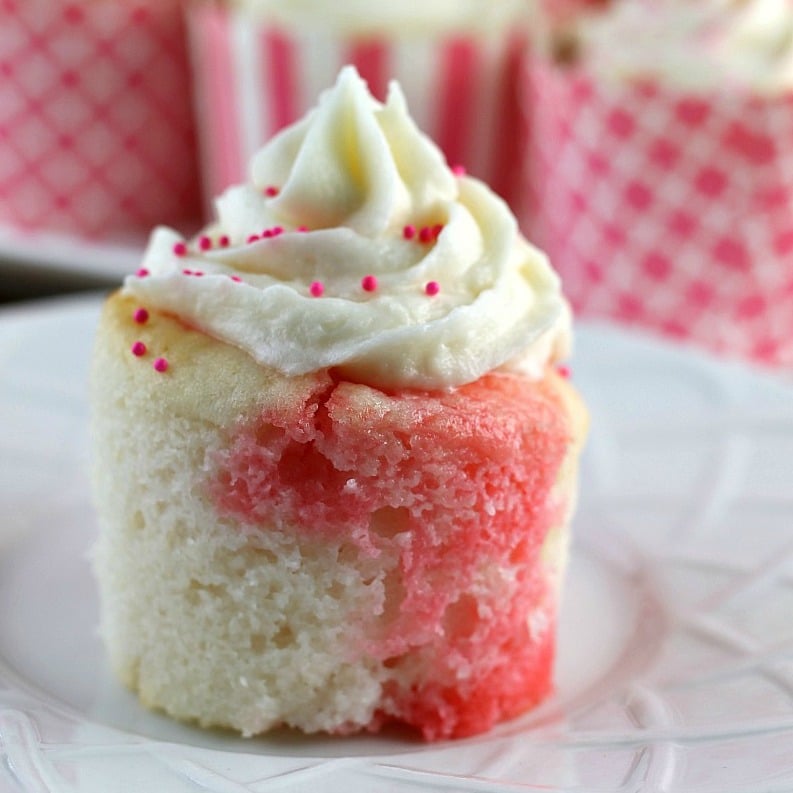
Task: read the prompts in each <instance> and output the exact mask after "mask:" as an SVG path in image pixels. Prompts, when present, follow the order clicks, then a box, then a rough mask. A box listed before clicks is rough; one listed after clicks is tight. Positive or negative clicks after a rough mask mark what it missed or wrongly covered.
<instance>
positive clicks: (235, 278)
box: [229, 275, 242, 284]
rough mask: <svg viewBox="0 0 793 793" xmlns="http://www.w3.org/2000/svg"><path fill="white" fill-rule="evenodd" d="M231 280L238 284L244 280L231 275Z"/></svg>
mask: <svg viewBox="0 0 793 793" xmlns="http://www.w3.org/2000/svg"><path fill="white" fill-rule="evenodd" d="M229 278H231V280H232V281H234V283H236V284H241V283H242V278H240V277H239V276H238V275H230V276H229Z"/></svg>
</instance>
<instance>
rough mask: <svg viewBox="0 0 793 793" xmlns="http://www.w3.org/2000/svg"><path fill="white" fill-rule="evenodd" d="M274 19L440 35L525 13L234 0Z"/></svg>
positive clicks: (411, 2) (430, 0)
mask: <svg viewBox="0 0 793 793" xmlns="http://www.w3.org/2000/svg"><path fill="white" fill-rule="evenodd" d="M231 3H232V5H233V6H235V7H237V8H240V9H243V10H245V11H246V12H247V13H253V14H256V15H260V16H266V17H268V18H270V19H273V20H275V21H279V22H282V23H286V24H293V25H306V26H309V27H313V28H316V27H317V26H318V25H321V26H323V27H327V26H330V27H331V28H332V29H333V30H335V31H339V32H347V33H385V34H389V33H391V34H393V33H416V32H418V33H425V32H432V33H438V32H443V31H462V30H465V31H477V30H482V29H483V28H484V29H488V30H493V29H497V28H502V27H503V26H504V25H505V24H507V23H509V22H510V21H512V20H514V19H516V18H518V17H520V16H521V15H523V14H525V13H526V2H525V0H397V2H393V0H379V2H378V0H335V1H334V2H332V3H329V2H327V0H231Z"/></svg>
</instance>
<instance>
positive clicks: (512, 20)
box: [190, 0, 527, 199]
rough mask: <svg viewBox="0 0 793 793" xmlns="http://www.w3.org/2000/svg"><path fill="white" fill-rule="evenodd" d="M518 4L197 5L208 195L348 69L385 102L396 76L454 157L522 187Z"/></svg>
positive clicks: (509, 186) (522, 39)
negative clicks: (335, 77)
mask: <svg viewBox="0 0 793 793" xmlns="http://www.w3.org/2000/svg"><path fill="white" fill-rule="evenodd" d="M526 19H527V12H526V4H525V0H432V2H420V0H408V1H403V2H398V3H393V2H373V1H372V0H337V1H336V2H327V1H326V0H227V1H226V2H220V3H218V2H216V3H211V2H206V0H194V2H193V4H192V8H191V13H190V22H191V25H190V27H191V33H192V35H191V41H192V45H193V56H194V57H193V60H194V64H195V76H196V86H197V102H198V105H197V107H198V118H199V129H200V132H201V137H202V162H203V169H204V180H205V188H206V194H207V195H209V196H214V195H217V194H218V193H219V192H220V191H221V190H222V189H225V188H226V187H228V186H229V185H231V184H235V183H237V182H239V181H240V180H241V179H243V178H244V176H245V167H246V164H247V162H248V160H249V159H250V157H251V156H253V154H254V153H255V152H256V150H257V149H258V148H259V146H261V144H262V143H264V141H265V140H267V139H268V138H269V137H270V136H271V135H273V134H274V133H276V132H277V131H279V130H280V129H282V128H283V127H284V126H286V125H288V124H291V123H293V122H295V121H297V120H298V119H299V118H300V117H301V116H302V115H303V114H304V113H305V112H306V111H307V110H308V109H309V108H310V107H311V106H312V105H313V103H314V101H315V98H316V96H317V95H318V94H319V93H320V92H321V91H324V90H325V89H327V88H328V87H330V85H331V83H332V82H333V79H334V76H335V75H336V73H337V72H338V70H339V69H340V68H341V67H342V66H343V65H344V64H353V65H354V66H355V67H356V68H357V69H358V71H359V73H360V74H361V75H362V77H363V78H364V79H365V80H366V81H367V83H368V85H369V89H370V91H372V93H373V94H374V95H375V96H376V97H377V98H378V99H380V100H382V99H383V98H384V97H385V92H386V89H387V86H388V83H389V81H390V80H391V79H392V78H395V79H397V80H398V81H399V82H400V84H401V86H402V89H403V91H404V92H405V95H406V96H407V98H408V101H409V102H410V105H411V110H412V113H413V115H414V117H415V118H416V120H417V122H418V124H419V125H420V126H421V128H422V129H424V130H426V131H427V133H428V134H429V135H431V137H432V138H433V139H434V140H435V141H436V143H437V144H438V145H439V146H440V147H441V149H442V150H443V152H444V153H445V155H446V157H447V159H448V160H449V162H450V163H452V164H456V165H460V166H464V167H466V168H467V169H468V171H469V173H471V174H473V175H475V176H477V177H479V178H482V179H484V180H486V181H487V182H488V184H489V185H490V186H491V187H492V188H493V189H494V190H495V191H496V192H498V193H499V194H500V195H502V196H503V197H505V198H508V199H509V198H510V197H511V196H512V195H513V194H514V193H515V192H516V190H517V185H518V183H519V176H520V171H521V163H522V158H523V155H524V149H523V145H524V142H525V134H524V133H523V132H522V123H523V122H522V117H521V113H520V111H519V102H518V82H519V74H520V65H521V63H522V62H523V59H524V57H525V53H526V38H527V25H526Z"/></svg>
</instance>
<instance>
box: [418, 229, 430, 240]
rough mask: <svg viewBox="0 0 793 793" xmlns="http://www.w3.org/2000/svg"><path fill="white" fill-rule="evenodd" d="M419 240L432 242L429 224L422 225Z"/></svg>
mask: <svg viewBox="0 0 793 793" xmlns="http://www.w3.org/2000/svg"><path fill="white" fill-rule="evenodd" d="M419 242H432V228H431V227H430V226H422V227H421V230H420V231H419Z"/></svg>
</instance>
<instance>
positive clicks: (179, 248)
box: [173, 242, 187, 256]
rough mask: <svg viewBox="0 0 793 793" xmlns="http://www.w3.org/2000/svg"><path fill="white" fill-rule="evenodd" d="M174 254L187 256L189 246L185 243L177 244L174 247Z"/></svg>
mask: <svg viewBox="0 0 793 793" xmlns="http://www.w3.org/2000/svg"><path fill="white" fill-rule="evenodd" d="M173 252H174V255H175V256H187V245H185V244H184V243H183V242H177V243H175V244H174V246H173Z"/></svg>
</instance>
